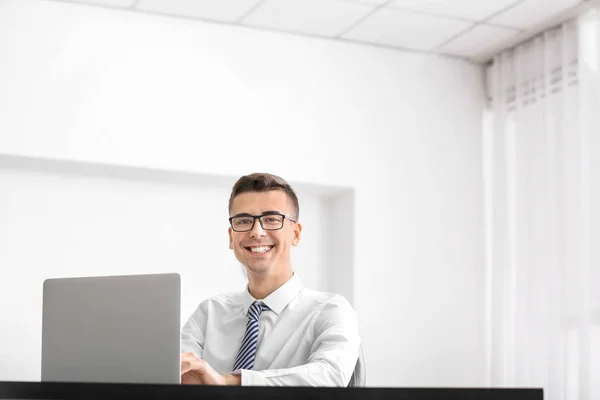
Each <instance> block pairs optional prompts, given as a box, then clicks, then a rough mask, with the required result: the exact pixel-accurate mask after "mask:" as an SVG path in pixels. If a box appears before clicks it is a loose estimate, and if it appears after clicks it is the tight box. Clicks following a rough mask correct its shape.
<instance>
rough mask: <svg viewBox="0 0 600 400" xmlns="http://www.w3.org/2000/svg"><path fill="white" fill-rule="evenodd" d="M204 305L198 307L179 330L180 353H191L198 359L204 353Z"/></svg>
mask: <svg viewBox="0 0 600 400" xmlns="http://www.w3.org/2000/svg"><path fill="white" fill-rule="evenodd" d="M205 306H206V303H202V304H200V305H199V306H198V308H197V309H196V311H195V312H194V313H193V314H192V315H191V316H190V317H189V318H188V320H187V322H186V323H185V325H184V326H183V328H182V329H181V352H182V353H188V352H192V353H194V354H195V355H196V356H198V358H202V355H203V353H204V332H206V320H207V318H206V314H207V313H206V307H205Z"/></svg>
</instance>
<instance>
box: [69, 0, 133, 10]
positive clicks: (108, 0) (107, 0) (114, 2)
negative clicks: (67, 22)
mask: <svg viewBox="0 0 600 400" xmlns="http://www.w3.org/2000/svg"><path fill="white" fill-rule="evenodd" d="M71 2H73V3H82V4H93V5H98V6H108V7H120V8H129V7H131V6H132V5H133V3H135V0H71Z"/></svg>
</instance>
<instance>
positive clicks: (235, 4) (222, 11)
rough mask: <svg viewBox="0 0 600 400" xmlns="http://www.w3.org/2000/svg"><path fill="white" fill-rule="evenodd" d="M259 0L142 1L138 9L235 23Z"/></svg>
mask: <svg viewBox="0 0 600 400" xmlns="http://www.w3.org/2000/svg"><path fill="white" fill-rule="evenodd" d="M258 2H259V0H141V1H140V2H139V4H138V5H137V7H136V9H139V10H144V11H153V12H158V13H164V14H169V15H179V16H184V17H192V18H204V19H209V20H215V21H224V22H235V21H237V20H238V19H239V18H241V17H242V16H243V15H244V14H245V13H247V12H248V11H249V10H251V9H252V8H253V7H254V6H255V5H256V4H257V3H258Z"/></svg>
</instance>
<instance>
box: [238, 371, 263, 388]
mask: <svg viewBox="0 0 600 400" xmlns="http://www.w3.org/2000/svg"><path fill="white" fill-rule="evenodd" d="M236 372H237V371H236ZM239 372H240V373H241V374H242V386H267V379H266V378H265V374H262V373H261V372H260V371H250V370H248V369H242V370H240V371H239Z"/></svg>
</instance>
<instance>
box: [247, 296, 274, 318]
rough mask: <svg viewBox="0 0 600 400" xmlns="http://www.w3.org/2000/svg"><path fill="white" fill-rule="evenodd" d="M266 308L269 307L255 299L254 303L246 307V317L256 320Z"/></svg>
mask: <svg viewBox="0 0 600 400" xmlns="http://www.w3.org/2000/svg"><path fill="white" fill-rule="evenodd" d="M268 309H269V307H267V305H266V304H263V303H259V302H257V301H255V302H254V303H252V305H251V306H250V308H249V309H248V318H250V319H254V320H256V321H258V317H260V313H262V312H263V311H265V310H268Z"/></svg>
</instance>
